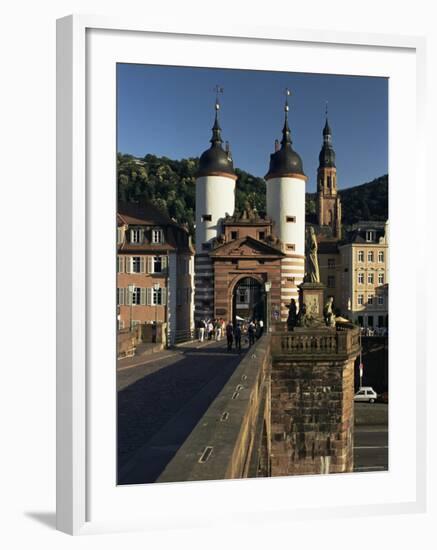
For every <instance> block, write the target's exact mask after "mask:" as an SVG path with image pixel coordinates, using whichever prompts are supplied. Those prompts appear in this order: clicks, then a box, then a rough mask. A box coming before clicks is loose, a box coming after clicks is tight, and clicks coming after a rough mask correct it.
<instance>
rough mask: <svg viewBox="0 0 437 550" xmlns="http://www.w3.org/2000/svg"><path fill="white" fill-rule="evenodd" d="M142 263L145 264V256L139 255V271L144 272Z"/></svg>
mask: <svg viewBox="0 0 437 550" xmlns="http://www.w3.org/2000/svg"><path fill="white" fill-rule="evenodd" d="M144 264H145V258H143V257H141V258H140V273H144V272H145V267H144Z"/></svg>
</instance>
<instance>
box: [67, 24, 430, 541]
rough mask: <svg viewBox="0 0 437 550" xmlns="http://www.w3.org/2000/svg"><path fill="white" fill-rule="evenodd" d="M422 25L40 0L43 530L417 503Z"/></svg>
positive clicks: (199, 522) (385, 508)
mask: <svg viewBox="0 0 437 550" xmlns="http://www.w3.org/2000/svg"><path fill="white" fill-rule="evenodd" d="M424 49H425V45H424V41H423V40H422V39H420V38H413V37H400V36H382V35H381V36H380V35H353V34H342V33H320V32H318V33H316V32H310V31H299V30H295V29H287V30H284V29H282V30H280V29H276V30H275V29H263V28H253V29H251V28H241V29H236V28H233V27H230V28H229V29H222V28H221V29H214V28H210V29H205V28H202V29H200V28H196V27H193V28H170V27H166V26H165V25H164V24H163V25H162V26H159V27H158V26H153V25H148V24H147V22H146V23H145V24H144V26H143V24H140V23H139V22H137V21H127V20H122V19H120V20H118V19H117V20H112V19H106V18H100V17H88V16H86V17H85V16H70V17H67V18H64V19H61V20H59V21H58V38H57V75H58V76H57V98H58V99H57V121H58V127H57V132H58V138H57V185H58V198H57V220H58V221H57V242H58V246H57V257H58V260H57V262H58V263H57V270H58V287H57V300H58V307H57V311H58V319H57V334H58V335H57V350H58V351H57V525H58V529H60V530H62V531H64V532H67V533H70V534H83V533H91V532H106V531H111V530H117V531H120V530H129V529H143V530H147V529H157V528H167V529H168V528H171V527H178V526H184V527H187V526H191V527H198V526H199V527H204V526H208V525H215V524H220V523H223V522H228V523H232V522H235V523H238V522H241V521H256V520H257V518H260V517H262V518H264V519H265V520H269V521H270V520H271V521H274V520H275V519H276V518H284V517H287V518H289V519H290V521H292V520H293V519H298V518H299V519H302V518H313V519H318V518H326V517H333V516H341V515H354V516H360V515H369V514H393V513H400V512H404V513H405V512H420V511H424V510H425V502H426V479H427V478H426V464H425V449H426V441H425V430H424V426H425V422H426V403H425V391H424V388H425V357H424V349H425V343H424V332H423V330H422V327H421V322H422V320H421V318H420V317H419V316H418V312H419V309H418V308H419V304H420V303H423V302H424V296H425V288H424V285H423V282H422V281H419V280H418V277H417V273H416V269H415V267H414V266H416V265H421V264H422V263H423V262H424V257H425V246H424V244H421V239H418V238H417V236H418V235H420V234H421V233H423V232H424V231H425V230H424V226H423V220H421V219H420V216H419V215H418V212H419V209H418V205H416V199H417V197H419V196H420V194H421V193H422V191H423V186H424V181H425V177H424V160H423V157H422V153H421V151H423V150H424V147H422V140H423V126H422V125H423V120H424V112H423V97H422V93H423V89H424V86H423V80H424ZM407 257H408V258H409V260H410V261H408V262H407ZM412 258H414V264H413V265H412V262H411V259H412ZM406 403H408V406H405V405H406Z"/></svg>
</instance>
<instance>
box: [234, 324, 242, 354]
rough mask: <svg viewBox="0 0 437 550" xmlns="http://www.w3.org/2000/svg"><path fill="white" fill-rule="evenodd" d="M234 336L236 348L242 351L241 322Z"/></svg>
mask: <svg viewBox="0 0 437 550" xmlns="http://www.w3.org/2000/svg"><path fill="white" fill-rule="evenodd" d="M234 338H235V349H236V350H237V351H238V353H240V352H241V325H240V323H237V325H236V327H235V330H234Z"/></svg>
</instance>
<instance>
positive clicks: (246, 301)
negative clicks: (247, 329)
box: [231, 275, 266, 324]
mask: <svg viewBox="0 0 437 550" xmlns="http://www.w3.org/2000/svg"><path fill="white" fill-rule="evenodd" d="M231 311H232V322H233V323H234V324H235V322H236V321H237V320H238V319H237V317H239V318H241V319H244V320H258V321H259V320H261V319H262V320H263V322H264V323H265V322H266V294H265V290H264V284H263V282H262V281H260V280H259V278H258V277H252V276H250V275H246V276H244V277H241V278H239V280H238V281H237V282H236V283H235V285H234V287H233V290H232V310H231Z"/></svg>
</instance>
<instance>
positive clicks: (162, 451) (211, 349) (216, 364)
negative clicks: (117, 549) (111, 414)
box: [117, 343, 245, 485]
mask: <svg viewBox="0 0 437 550" xmlns="http://www.w3.org/2000/svg"><path fill="white" fill-rule="evenodd" d="M244 351H245V350H243V352H242V353H241V354H237V353H235V352H227V350H226V348H225V345H224V343H223V344H222V343H217V344H215V343H212V344H208V345H207V346H202V347H200V348H198V347H196V346H194V345H193V346H185V347H183V348H179V349H178V350H177V353H175V354H174V355H173V356H170V357H169V355H166V357H165V358H163V359H160V358H159V357H157V358H156V362H155V363H149V366H148V367H138V368H137V367H136V368H135V370H136V371H137V372H135V373H132V375H133V382H132V383H130V384H128V385H125V384H123V385H122V389H120V390H119V392H118V403H117V404H118V415H117V416H118V423H117V432H118V475H117V477H118V484H121V485H126V484H138V483H152V482H154V481H155V480H156V479H157V478H158V477H159V475H160V474H161V473H162V471H163V470H164V469H165V467H166V466H167V464H168V463H169V462H170V460H171V459H172V458H173V457H174V455H175V454H176V452H177V451H178V449H179V448H180V446H181V445H182V444H183V443H184V441H185V440H186V439H187V437H188V436H189V434H190V433H191V431H192V430H193V428H194V427H195V426H196V425H197V423H198V422H199V420H200V419H201V418H202V416H203V415H204V413H205V411H206V410H207V409H208V407H209V406H210V404H211V403H212V402H213V401H214V399H215V398H216V396H217V395H218V394H219V392H220V391H221V389H222V388H223V386H224V385H225V384H226V382H227V381H228V379H229V377H230V376H231V375H232V373H233V372H234V370H235V368H236V367H237V366H238V364H239V363H240V361H241V360H242V358H243V357H244ZM141 369H143V370H144V373H143V372H142V371H141ZM138 376H141V377H140V378H138ZM123 386H124V387H123Z"/></svg>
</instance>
